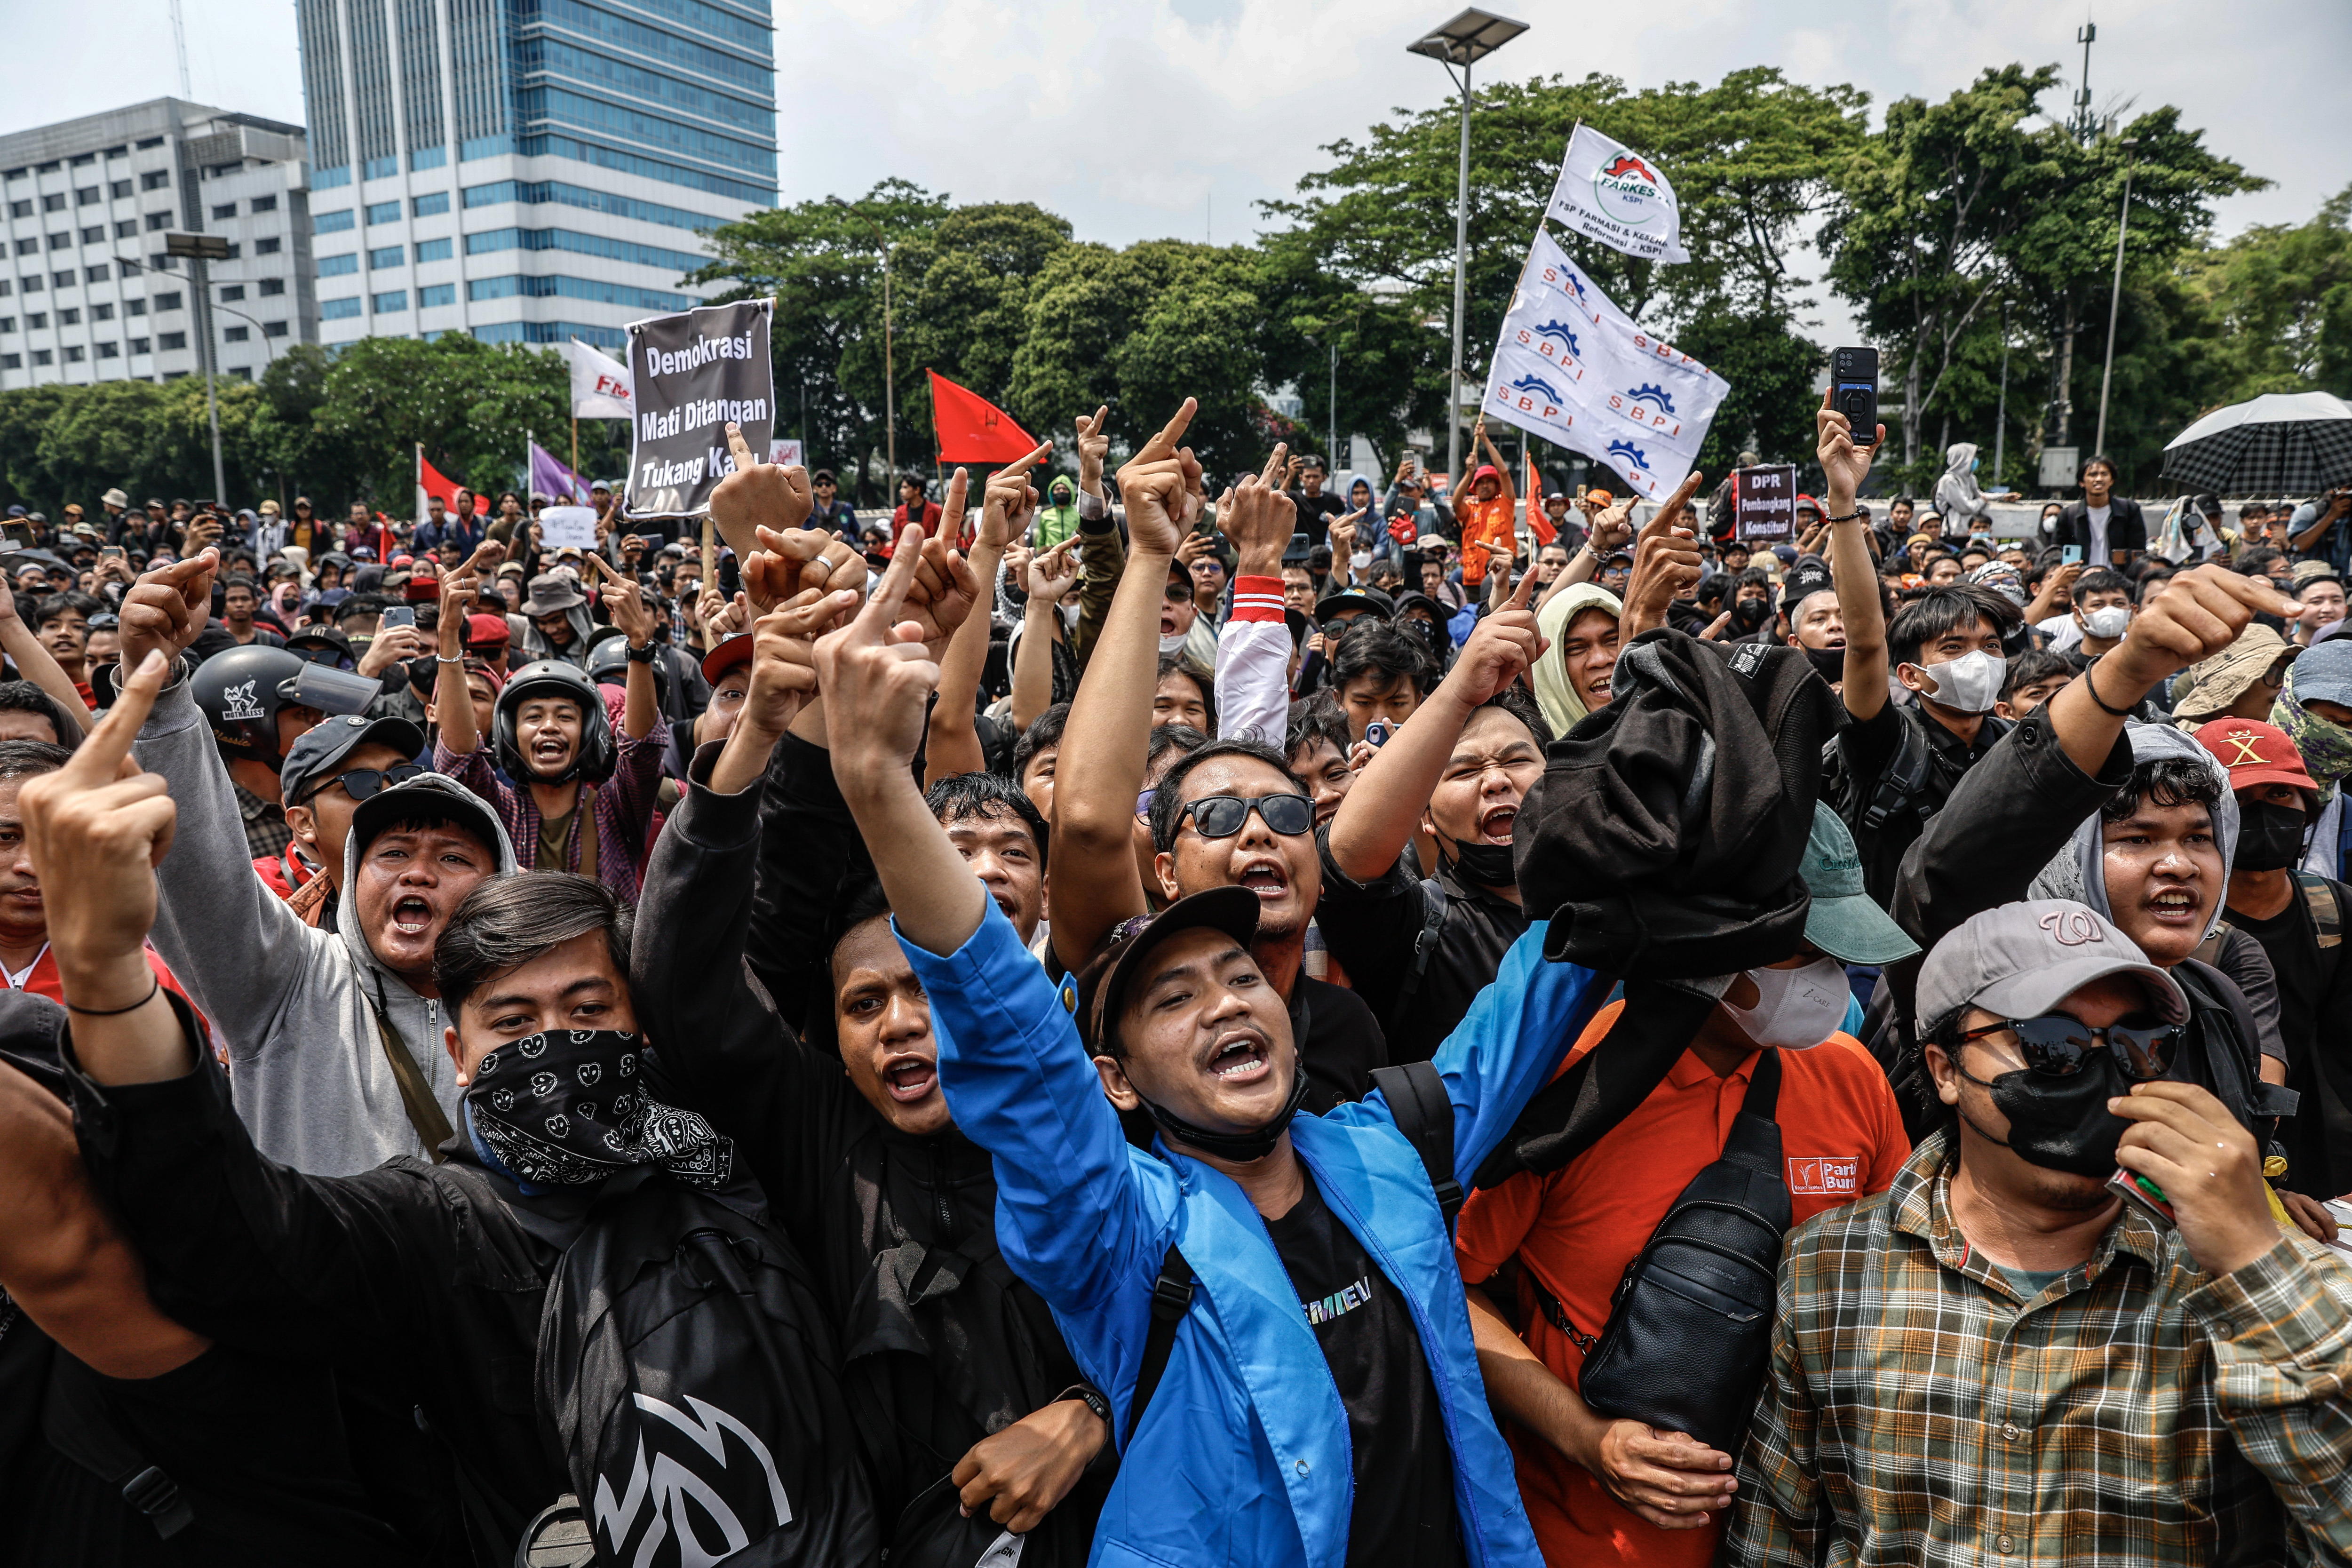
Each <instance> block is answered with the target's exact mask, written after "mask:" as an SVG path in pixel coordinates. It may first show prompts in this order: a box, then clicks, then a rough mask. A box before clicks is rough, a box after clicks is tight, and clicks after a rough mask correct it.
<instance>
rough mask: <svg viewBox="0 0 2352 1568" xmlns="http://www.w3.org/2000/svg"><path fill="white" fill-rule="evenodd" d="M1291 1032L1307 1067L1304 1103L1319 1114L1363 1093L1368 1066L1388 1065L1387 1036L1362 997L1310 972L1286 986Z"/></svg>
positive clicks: (1369, 1083) (1367, 1089)
mask: <svg viewBox="0 0 2352 1568" xmlns="http://www.w3.org/2000/svg"><path fill="white" fill-rule="evenodd" d="M1290 1037H1291V1038H1292V1039H1294V1040H1297V1042H1298V1060H1299V1062H1300V1064H1301V1065H1302V1066H1303V1067H1305V1068H1306V1069H1307V1102H1306V1103H1307V1110H1311V1111H1313V1112H1314V1113H1315V1114H1316V1115H1318V1116H1320V1115H1322V1114H1323V1113H1324V1112H1325V1111H1327V1110H1336V1109H1338V1108H1339V1107H1340V1106H1342V1105H1345V1104H1347V1103H1348V1102H1349V1100H1361V1099H1363V1098H1364V1096H1365V1095H1366V1094H1368V1093H1370V1091H1371V1087H1372V1069H1373V1068H1376V1067H1385V1066H1387V1065H1388V1059H1389V1046H1388V1037H1387V1036H1386V1035H1385V1034H1384V1033H1383V1032H1382V1031H1381V1025H1380V1020H1379V1019H1378V1018H1375V1017H1374V1016H1372V1010H1371V1008H1370V1007H1369V1006H1367V1005H1365V1003H1364V999H1363V998H1362V997H1360V996H1359V995H1357V994H1355V993H1354V992H1352V991H1350V990H1349V989H1348V988H1347V987H1346V986H1344V985H1334V984H1330V983H1329V982H1328V981H1324V980H1318V979H1316V978H1315V977H1314V976H1312V975H1309V974H1302V975H1300V976H1299V977H1298V978H1297V980H1296V981H1295V982H1293V983H1292V984H1291V987H1290Z"/></svg>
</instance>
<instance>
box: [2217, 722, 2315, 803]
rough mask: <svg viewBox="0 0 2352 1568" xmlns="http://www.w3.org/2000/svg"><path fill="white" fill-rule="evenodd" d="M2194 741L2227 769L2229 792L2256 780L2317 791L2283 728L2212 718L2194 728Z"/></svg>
mask: <svg viewBox="0 0 2352 1568" xmlns="http://www.w3.org/2000/svg"><path fill="white" fill-rule="evenodd" d="M2197 743H2198V744H2199V745H2200V746H2202V747H2204V748H2205V749H2206V750H2207V751H2209V752H2212V753H2213V755H2214V756H2215V757H2216V758H2218V759H2220V761H2221V765H2222V766H2223V767H2225V768H2227V769H2229V770H2230V789H2231V793H2232V794H2235V793H2236V792H2237V791H2239V790H2242V789H2251V788H2252V787H2253V786H2254V785H2255V784H2293V785H2294V787H2295V788H2297V789H2307V790H2311V791H2313V792H2314V793H2316V792H2317V791H2318V789H2319V781H2318V780H2317V779H2315V778H2313V777H2312V776H2311V771H2310V770H2309V769H2308V768H2305V766H2304V765H2303V753H2302V752H2298V751H2296V750H2295V749H2294V742H2293V741H2291V740H2289V739H2288V738H2287V733H2286V731H2284V730H2282V729H2280V728H2279V727H2278V726H2277V725H2275V724H2265V723H2263V721H2261V720H2259V719H2215V720H2213V721H2210V723H2206V724H2201V725H2200V726H2199V727H2198V730H2197Z"/></svg>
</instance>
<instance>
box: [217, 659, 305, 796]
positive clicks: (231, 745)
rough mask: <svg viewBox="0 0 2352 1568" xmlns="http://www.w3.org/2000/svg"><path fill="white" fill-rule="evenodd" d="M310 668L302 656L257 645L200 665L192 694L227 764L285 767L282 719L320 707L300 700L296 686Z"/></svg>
mask: <svg viewBox="0 0 2352 1568" xmlns="http://www.w3.org/2000/svg"><path fill="white" fill-rule="evenodd" d="M308 668H310V664H309V662H308V661H307V660H305V659H304V658H302V657H301V656H300V655H299V654H291V653H289V652H287V651H286V650H285V649H284V648H282V647H263V646H262V645H260V644H258V643H256V644H254V645H252V646H250V647H232V648H228V649H226V650H225V651H223V652H221V653H216V654H215V655H213V656H212V658H208V659H206V660H205V661H204V662H203V663H202V664H200V665H198V666H196V671H195V673H194V675H192V676H190V677H189V678H188V680H189V686H188V691H189V695H190V696H191V697H193V698H194V699H195V703H196V706H197V707H198V708H200V709H202V710H204V714H205V719H206V720H208V721H210V722H211V724H212V727H213V740H214V742H215V743H216V744H217V745H218V746H219V747H220V754H221V759H222V760H223V761H224V762H236V761H238V760H240V759H241V760H243V761H247V762H255V763H268V764H269V766H270V767H271V768H272V769H275V768H277V767H278V766H279V765H280V764H281V763H284V762H285V760H286V758H285V754H284V753H283V752H280V751H279V750H278V711H279V710H281V709H284V708H289V707H296V706H316V703H315V702H313V703H310V704H304V703H303V702H302V701H301V700H300V699H299V698H297V697H296V695H295V684H296V682H297V681H298V680H299V679H301V676H302V672H303V671H304V670H305V669H308Z"/></svg>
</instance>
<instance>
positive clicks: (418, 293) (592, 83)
mask: <svg viewBox="0 0 2352 1568" xmlns="http://www.w3.org/2000/svg"><path fill="white" fill-rule="evenodd" d="M297 17H298V23H299V27H300V30H301V45H302V85H303V95H304V105H305V113H306V114H307V116H308V117H309V120H310V154H311V163H312V165H313V168H312V174H311V190H312V199H311V207H312V210H313V224H314V227H315V230H316V234H317V241H316V247H315V248H316V252H317V257H318V260H317V269H318V270H317V278H318V292H319V313H320V332H321V336H322V340H323V341H324V342H327V343H329V344H330V345H333V344H337V343H343V342H352V341H354V340H356V339H358V338H362V337H367V336H382V335H399V336H415V337H424V338H427V339H430V338H433V337H436V336H438V335H439V334H441V333H442V332H446V331H466V332H471V333H472V334H473V335H474V336H476V337H478V338H481V339H485V340H487V341H488V342H526V343H559V342H562V341H564V340H565V339H566V338H572V337H577V338H580V339H582V340H583V341H584V342H593V343H596V344H599V345H601V346H604V347H606V348H613V347H617V346H618V345H619V344H620V343H621V342H622V331H621V329H622V327H623V326H624V325H625V323H627V322H629V321H635V320H636V319H638V318H640V317H643V316H649V315H656V314H659V313H661V312H663V311H667V310H682V309H684V308H686V307H687V306H688V305H691V304H694V303H697V302H698V300H699V298H700V297H701V294H702V293H703V292H705V291H702V290H696V289H688V288H687V287H686V286H685V285H684V284H683V283H682V282H681V279H682V278H683V277H684V275H685V274H687V273H688V272H691V271H692V270H693V269H694V268H697V267H698V266H700V265H701V264H702V261H703V259H704V258H705V254H706V252H705V249H704V246H703V243H702V240H701V238H700V235H701V233H702V232H703V231H707V230H709V229H710V228H713V227H716V226H718V225H719V224H722V223H726V222H729V221H730V220H732V219H734V218H737V217H740V216H742V215H744V214H745V213H748V212H751V211H753V210H755V209H758V208H761V207H765V206H770V205H773V204H774V201H775V195H776V140H775V119H776V114H775V110H776V103H775V57H774V51H773V47H772V27H771V25H770V22H769V17H768V9H767V5H766V0H298V3H297Z"/></svg>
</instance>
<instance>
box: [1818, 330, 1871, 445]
mask: <svg viewBox="0 0 2352 1568" xmlns="http://www.w3.org/2000/svg"><path fill="white" fill-rule="evenodd" d="M1830 406H1831V407H1832V408H1834V409H1836V410H1837V411H1838V412H1839V413H1840V414H1843V415H1844V416H1845V419H1846V423H1847V424H1848V425H1849V426H1852V427H1853V444H1854V445H1855V446H1857V447H1867V446H1869V445H1870V444H1871V443H1873V442H1874V441H1876V440H1877V439H1878V351H1877V350H1876V349H1838V350H1835V351H1833V352H1832V353H1831V355H1830Z"/></svg>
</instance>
